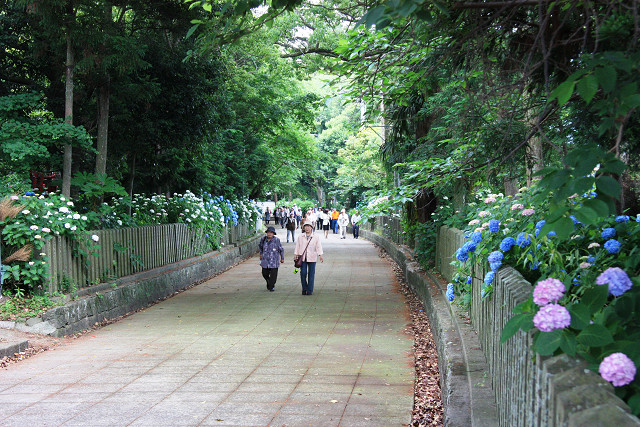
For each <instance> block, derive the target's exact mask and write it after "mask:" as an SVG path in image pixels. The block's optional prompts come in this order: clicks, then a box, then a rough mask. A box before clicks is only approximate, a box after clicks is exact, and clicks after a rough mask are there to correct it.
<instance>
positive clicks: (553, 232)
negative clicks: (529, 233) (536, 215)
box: [547, 231, 558, 240]
mask: <svg viewBox="0 0 640 427" xmlns="http://www.w3.org/2000/svg"><path fill="white" fill-rule="evenodd" d="M556 237H558V235H557V234H556V232H555V231H550V232H548V233H547V238H548V239H549V240H553V239H555V238H556Z"/></svg>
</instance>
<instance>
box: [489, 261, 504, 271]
mask: <svg viewBox="0 0 640 427" xmlns="http://www.w3.org/2000/svg"><path fill="white" fill-rule="evenodd" d="M489 266H490V267H491V271H494V272H495V271H498V269H499V268H500V267H502V261H497V262H490V263H489Z"/></svg>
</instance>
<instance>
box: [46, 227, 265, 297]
mask: <svg viewBox="0 0 640 427" xmlns="http://www.w3.org/2000/svg"><path fill="white" fill-rule="evenodd" d="M256 229H257V226H256V225H249V224H238V226H228V227H226V228H225V230H224V232H223V237H222V239H221V243H223V244H224V245H225V246H229V245H233V244H235V243H236V242H238V241H239V240H241V239H243V238H245V237H248V236H250V235H252V234H255V232H256ZM89 233H90V234H95V235H97V236H98V237H99V240H98V245H99V248H97V249H95V250H91V252H94V253H95V254H96V255H92V254H89V253H88V252H89V249H88V248H87V246H85V245H82V244H79V243H78V242H76V241H72V240H69V239H67V238H65V237H61V236H56V237H54V238H53V239H50V240H48V241H47V243H46V244H45V247H44V249H43V251H44V253H45V254H46V256H47V257H48V258H49V278H48V291H49V292H50V293H54V292H58V291H59V292H69V291H71V290H73V289H77V288H84V287H88V286H93V285H96V284H99V283H105V282H108V281H110V280H115V279H117V278H120V277H124V276H128V275H131V274H134V273H138V272H140V271H143V270H148V269H151V268H155V267H161V266H164V265H167V264H171V263H173V262H177V261H181V260H183V259H187V258H191V257H194V256H198V255H202V254H204V253H207V252H209V251H211V247H210V246H209V244H208V243H207V240H206V237H205V236H204V235H203V233H202V232H201V231H199V230H193V229H189V228H188V227H187V226H186V225H185V224H162V225H147V226H142V227H130V228H122V229H116V230H96V231H90V232H89Z"/></svg>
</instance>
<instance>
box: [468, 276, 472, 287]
mask: <svg viewBox="0 0 640 427" xmlns="http://www.w3.org/2000/svg"><path fill="white" fill-rule="evenodd" d="M472 281H473V279H472V278H471V276H467V285H470V284H471V282H472Z"/></svg>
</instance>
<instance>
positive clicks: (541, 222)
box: [536, 219, 547, 230]
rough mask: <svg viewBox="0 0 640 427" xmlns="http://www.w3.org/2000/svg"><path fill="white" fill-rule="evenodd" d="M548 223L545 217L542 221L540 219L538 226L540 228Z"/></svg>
mask: <svg viewBox="0 0 640 427" xmlns="http://www.w3.org/2000/svg"><path fill="white" fill-rule="evenodd" d="M546 223H547V221H545V220H544V219H543V220H542V221H538V223H537V224H536V228H537V229H538V230H540V229H541V228H542V227H544V225H545V224H546Z"/></svg>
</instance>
